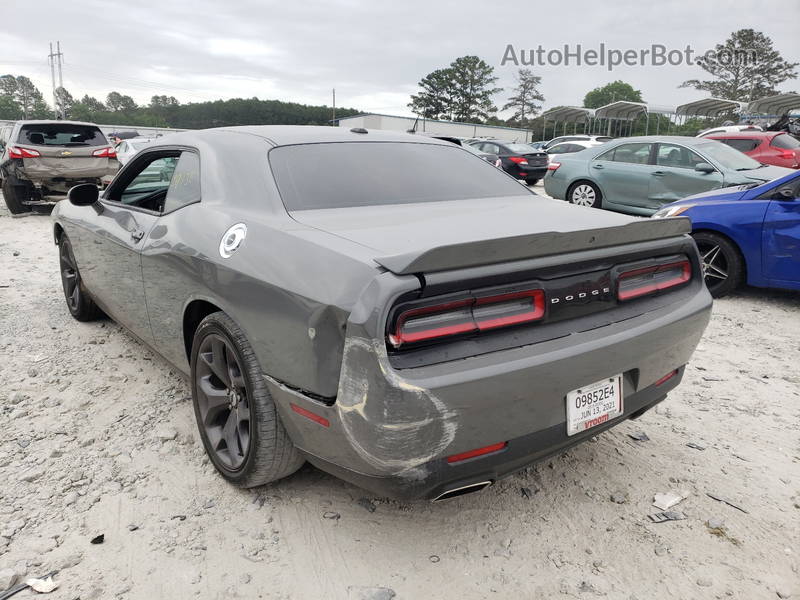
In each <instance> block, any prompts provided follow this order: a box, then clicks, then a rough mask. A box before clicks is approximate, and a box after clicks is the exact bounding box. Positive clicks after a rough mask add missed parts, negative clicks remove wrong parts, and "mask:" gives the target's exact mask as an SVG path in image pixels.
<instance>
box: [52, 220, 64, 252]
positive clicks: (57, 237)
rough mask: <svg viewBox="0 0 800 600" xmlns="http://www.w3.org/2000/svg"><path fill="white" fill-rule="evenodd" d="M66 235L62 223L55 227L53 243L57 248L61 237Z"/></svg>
mask: <svg viewBox="0 0 800 600" xmlns="http://www.w3.org/2000/svg"><path fill="white" fill-rule="evenodd" d="M62 235H64V228H63V227H62V226H61V223H56V224H55V225H53V243H54V244H55V245H56V246H57V245H58V244H59V242H60V241H61V236H62Z"/></svg>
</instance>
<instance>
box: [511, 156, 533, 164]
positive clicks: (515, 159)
mask: <svg viewBox="0 0 800 600" xmlns="http://www.w3.org/2000/svg"><path fill="white" fill-rule="evenodd" d="M508 160H510V161H511V162H513V163H517V164H518V165H527V164H528V160H527V159H525V158H523V157H521V156H509V157H508Z"/></svg>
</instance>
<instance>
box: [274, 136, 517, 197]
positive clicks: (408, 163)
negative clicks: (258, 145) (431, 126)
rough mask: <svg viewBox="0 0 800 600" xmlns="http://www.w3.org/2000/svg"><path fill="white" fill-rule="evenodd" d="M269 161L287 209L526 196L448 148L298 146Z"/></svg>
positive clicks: (499, 174) (468, 156) (280, 149)
mask: <svg viewBox="0 0 800 600" xmlns="http://www.w3.org/2000/svg"><path fill="white" fill-rule="evenodd" d="M269 162H270V165H271V167H272V172H273V174H274V176H275V181H276V183H277V185H278V189H279V191H280V194H281V198H282V199H283V203H284V205H285V206H286V209H287V210H289V211H292V210H312V209H319V208H344V207H348V206H380V205H384V204H411V203H414V202H442V201H446V200H465V199H468V198H493V197H498V196H501V197H502V196H519V195H521V194H527V193H531V192H529V191H528V190H527V188H525V187H524V186H522V185H520V184H519V183H518V182H516V181H514V180H513V179H511V178H509V177H508V175H505V174H504V173H503V172H502V171H501V170H499V169H497V168H495V167H494V166H492V165H490V164H489V163H487V162H486V161H484V160H481V159H479V158H478V157H476V156H473V155H471V154H469V153H468V152H465V151H464V150H462V149H461V148H459V147H457V146H452V145H447V146H439V145H433V144H414V143H402V142H396V143H392V142H349V143H348V142H340V143H326V144H302V145H296V146H282V147H278V148H275V149H273V150H271V151H270V153H269Z"/></svg>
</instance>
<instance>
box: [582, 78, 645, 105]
mask: <svg viewBox="0 0 800 600" xmlns="http://www.w3.org/2000/svg"><path fill="white" fill-rule="evenodd" d="M619 100H627V101H628V102H644V100H642V92H640V91H639V90H635V89H633V86H632V85H631V84H629V83H625V82H624V81H621V80H619V79H618V80H617V81H612V82H611V83H607V84H606V85H604V86H602V87H597V88H594V89H593V90H592V91H591V92H589V93H588V94H586V97H585V98H584V99H583V106H584V107H586V108H599V107H601V106H605V105H606V104H611V103H612V102H617V101H619Z"/></svg>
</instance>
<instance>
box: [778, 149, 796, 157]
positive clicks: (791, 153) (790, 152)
mask: <svg viewBox="0 0 800 600" xmlns="http://www.w3.org/2000/svg"><path fill="white" fill-rule="evenodd" d="M778 157H779V158H794V150H778Z"/></svg>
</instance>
